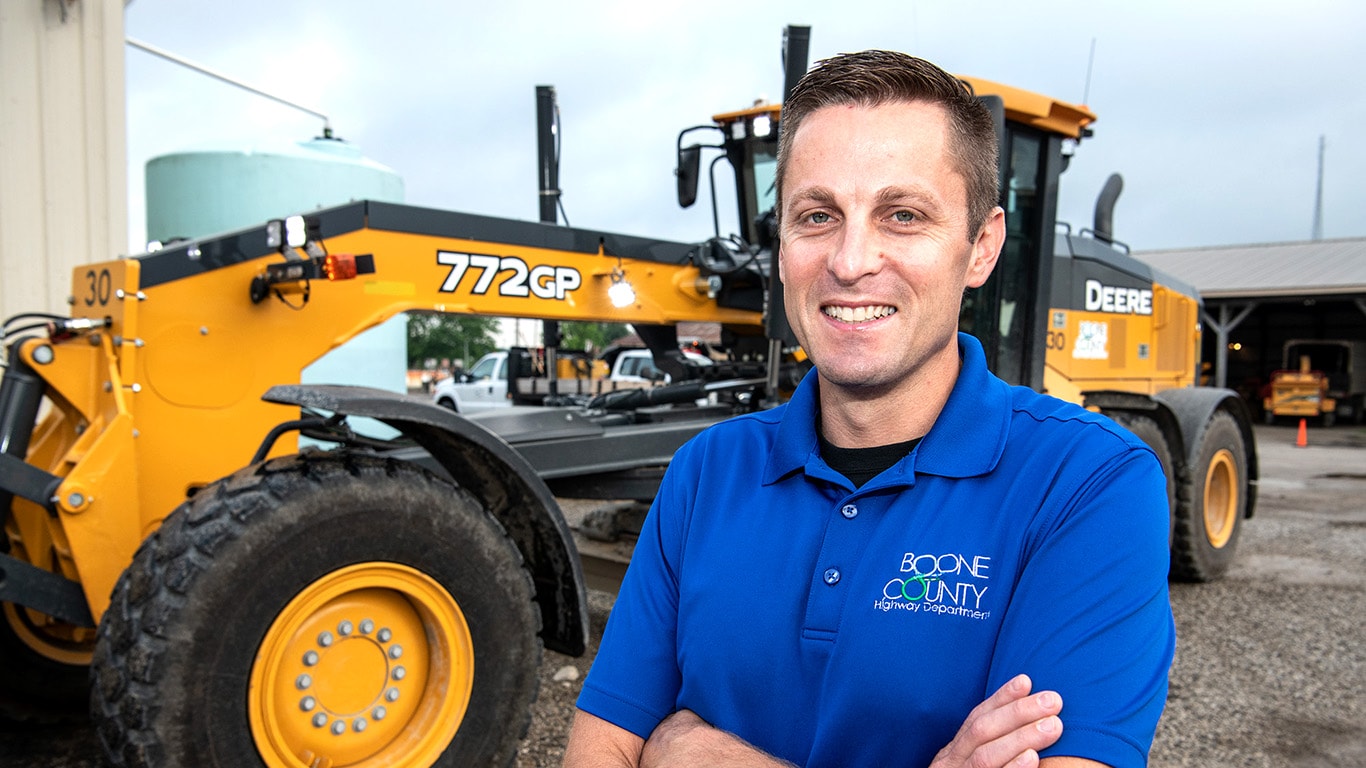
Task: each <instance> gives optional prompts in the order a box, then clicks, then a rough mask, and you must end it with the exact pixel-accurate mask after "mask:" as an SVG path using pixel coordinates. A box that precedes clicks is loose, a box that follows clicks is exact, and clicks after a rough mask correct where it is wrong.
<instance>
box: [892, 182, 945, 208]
mask: <svg viewBox="0 0 1366 768" xmlns="http://www.w3.org/2000/svg"><path fill="white" fill-rule="evenodd" d="M877 201H878V203H882V204H886V203H900V202H906V201H911V202H914V203H916V204H917V205H920V206H922V207H925V208H929V209H931V210H935V211H937V210H939V209H940V208H941V207H942V206H941V204H940V202H939V196H938V195H935V194H934V193H933V192H930V191H929V190H927V189H924V188H923V187H916V186H912V187H884V188H882V189H880V190H878V193H877Z"/></svg>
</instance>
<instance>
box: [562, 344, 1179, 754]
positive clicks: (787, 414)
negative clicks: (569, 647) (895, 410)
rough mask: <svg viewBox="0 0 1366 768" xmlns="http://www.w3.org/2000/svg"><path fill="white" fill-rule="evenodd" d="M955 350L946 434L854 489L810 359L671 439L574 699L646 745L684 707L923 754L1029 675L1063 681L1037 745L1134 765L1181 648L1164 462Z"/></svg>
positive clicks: (865, 746) (788, 745) (763, 731)
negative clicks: (773, 391) (780, 384)
mask: <svg viewBox="0 0 1366 768" xmlns="http://www.w3.org/2000/svg"><path fill="white" fill-rule="evenodd" d="M959 348H960V353H961V355H962V360H963V365H962V369H961V372H960V373H959V377H958V381H957V383H956V384H955V386H954V389H953V392H952V394H951V395H950V397H949V400H948V402H947V403H946V405H945V407H944V410H943V411H942V412H941V414H940V416H939V418H938V420H937V421H936V422H935V425H934V427H933V428H932V429H931V430H930V432H929V433H928V434H927V435H925V437H924V439H923V440H921V441H920V443H919V445H918V446H917V447H916V448H915V449H914V450H912V451H911V453H909V454H908V455H907V456H906V457H905V458H904V459H902V460H901V461H900V462H898V463H897V464H895V465H894V466H892V467H890V468H889V469H887V470H886V471H884V472H883V473H881V474H880V475H878V476H877V477H875V478H873V479H872V480H870V481H869V482H868V483H866V484H865V485H863V486H862V487H861V488H858V489H855V488H853V486H852V484H851V483H850V482H849V481H848V480H846V479H845V478H844V477H843V476H841V475H840V474H838V473H836V472H834V471H833V470H831V469H830V468H829V467H828V466H827V465H826V464H825V462H824V461H822V460H821V457H820V455H819V452H818V448H817V436H816V419H817V413H818V406H817V402H818V398H817V388H818V383H817V378H816V376H815V375H814V373H813V374H810V375H808V376H807V377H806V378H805V379H804V380H803V381H802V383H801V384H800V386H798V388H797V391H796V392H795V393H794V395H793V397H792V399H791V401H790V402H788V403H787V404H786V405H784V406H781V407H778V408H774V409H772V410H767V411H763V412H760V413H753V414H748V415H745V416H741V417H738V418H735V419H731V420H729V421H726V422H724V423H722V424H718V425H717V426H715V427H713V428H711V429H709V430H707V431H706V432H704V433H702V434H701V435H699V436H698V437H697V438H695V439H694V440H692V441H691V442H690V443H688V444H687V445H686V446H684V447H683V448H682V449H680V450H679V451H678V453H677V454H676V455H675V457H674V459H673V462H672V464H670V466H669V470H668V472H667V473H666V475H665V478H664V481H663V484H662V486H661V488H660V491H659V495H658V496H657V497H656V498H655V503H654V506H653V508H652V509H651V511H650V514H649V516H648V518H647V520H646V522H645V526H644V529H643V530H642V532H641V535H640V539H639V541H638V542H637V544H636V549H635V553H634V555H633V556H632V560H631V566H630V569H629V570H628V572H627V574H626V578H625V581H624V582H623V584H622V586H621V591H620V592H619V594H618V596H617V601H616V605H615V607H614V608H613V611H612V615H611V619H610V620H609V622H608V624H607V628H606V631H605V633H604V636H603V640H602V645H601V648H600V650H599V651H598V655H597V657H596V659H595V660H594V663H593V668H592V670H591V672H590V673H589V675H588V678H587V679H586V681H585V683H584V688H583V691H582V693H581V695H580V697H579V700H578V706H579V707H580V708H581V709H583V710H585V711H587V712H590V713H592V714H594V715H597V716H598V717H601V718H603V719H605V720H608V721H609V722H612V723H615V724H616V725H618V726H621V727H622V728H625V729H627V730H629V731H631V732H633V733H635V734H637V735H639V736H641V737H642V738H648V737H649V735H650V732H651V731H652V730H653V729H654V727H655V726H656V725H657V724H658V723H659V722H660V721H661V720H662V719H663V718H665V717H667V716H668V715H669V714H670V713H672V712H674V711H676V710H678V709H685V708H686V709H690V710H692V711H694V712H696V713H697V714H698V715H699V716H700V717H702V718H703V719H704V720H706V721H707V722H709V723H711V724H713V725H715V726H717V727H720V728H723V729H725V730H727V731H730V732H732V733H735V734H737V735H738V736H740V737H742V738H744V739H745V740H746V741H748V742H750V743H751V744H754V745H755V746H757V747H759V748H761V749H763V750H764V751H766V752H768V753H770V754H772V755H775V756H777V757H781V758H784V759H786V760H790V761H792V762H794V763H797V764H799V765H803V766H811V767H815V766H924V765H928V764H929V763H930V761H931V760H932V759H933V758H934V755H935V753H936V752H938V750H939V749H940V748H942V747H943V746H944V745H945V744H947V743H948V742H949V741H950V740H951V739H952V738H953V736H954V734H955V733H956V732H957V730H958V727H959V726H960V725H961V724H962V722H963V720H964V718H966V717H967V714H968V712H970V711H971V710H972V708H973V707H975V706H976V705H977V704H978V703H980V702H981V701H982V700H983V699H985V698H986V697H987V696H988V695H990V694H991V693H992V692H994V691H995V690H996V689H997V688H999V687H1000V686H1001V685H1003V684H1005V682H1006V681H1008V680H1009V679H1010V678H1012V677H1014V676H1015V675H1017V674H1020V673H1022V672H1023V673H1026V674H1028V675H1029V676H1030V677H1031V678H1033V680H1034V683H1035V690H1036V691H1037V690H1043V689H1052V690H1056V691H1058V692H1059V693H1061V695H1062V697H1063V712H1062V719H1063V736H1062V738H1061V739H1060V740H1059V742H1058V743H1057V744H1056V745H1054V746H1053V747H1052V748H1050V749H1048V750H1045V751H1044V752H1043V755H1044V756H1049V755H1075V756H1080V757H1087V758H1090V759H1093V760H1098V761H1100V762H1103V763H1108V764H1110V765H1113V766H1142V765H1145V764H1146V759H1147V752H1148V748H1149V746H1150V744H1151V742H1152V738H1153V734H1154V731H1155V730H1156V727H1157V721H1158V717H1159V716H1160V715H1161V713H1162V708H1163V705H1164V703H1165V701H1166V696H1167V670H1168V668H1169V666H1170V665H1171V660H1172V653H1173V649H1174V645H1175V630H1174V627H1173V624H1172V615H1171V606H1170V603H1169V602H1168V595H1167V567H1168V548H1167V515H1168V512H1167V502H1166V490H1165V488H1166V486H1165V481H1164V479H1163V476H1162V470H1161V466H1160V465H1159V463H1158V460H1157V458H1156V457H1155V456H1154V454H1153V453H1152V452H1151V451H1150V450H1149V449H1148V448H1147V446H1146V445H1144V444H1143V443H1142V442H1141V441H1140V440H1139V439H1138V438H1136V437H1134V436H1133V435H1131V434H1130V433H1129V432H1127V431H1125V430H1123V429H1121V428H1120V427H1118V426H1116V425H1115V424H1114V423H1113V422H1111V421H1110V420H1108V419H1106V418H1104V417H1102V416H1099V415H1096V414H1093V413H1090V412H1088V411H1085V410H1083V409H1082V408H1079V407H1077V406H1075V405H1072V404H1069V403H1064V402H1062V401H1060V400H1057V399H1054V398H1051V397H1047V396H1044V395H1039V394H1038V393H1035V392H1033V391H1031V390H1029V389H1026V388H1023V387H1011V386H1009V385H1007V384H1006V383H1005V382H1003V381H1001V380H1000V379H998V378H996V377H995V376H993V375H992V374H991V373H990V372H989V371H988V370H987V368H986V361H985V358H984V357H983V354H982V349H981V346H980V344H979V343H978V342H977V340H976V339H974V338H973V337H971V336H966V335H960V336H959Z"/></svg>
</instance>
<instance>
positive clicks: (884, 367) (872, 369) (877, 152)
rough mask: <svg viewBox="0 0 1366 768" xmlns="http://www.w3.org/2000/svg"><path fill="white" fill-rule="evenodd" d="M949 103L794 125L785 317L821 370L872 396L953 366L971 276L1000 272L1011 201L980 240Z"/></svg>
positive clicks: (829, 111) (858, 110)
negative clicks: (955, 153) (957, 157)
mask: <svg viewBox="0 0 1366 768" xmlns="http://www.w3.org/2000/svg"><path fill="white" fill-rule="evenodd" d="M949 142H950V139H949V133H948V120H947V117H946V115H945V114H944V110H943V108H942V107H939V106H938V105H932V104H928V103H924V102H909V103H908V102H898V103H892V104H885V105H882V106H879V107H873V108H868V107H859V106H834V107H825V108H822V109H819V110H817V111H815V112H813V113H811V114H810V115H809V116H807V117H806V118H805V119H804V120H803V121H802V123H801V125H800V126H799V127H798V128H797V133H796V135H795V136H793V142H792V146H791V156H790V157H789V158H788V161H787V170H786V177H785V178H784V179H783V184H782V189H783V199H782V201H781V204H782V218H781V222H782V226H781V229H780V238H781V241H782V245H781V249H782V250H781V257H780V261H779V269H780V272H781V275H782V279H783V284H784V294H783V295H784V298H785V300H786V304H787V317H788V321H789V322H790V323H791V325H792V328H793V331H794V332H795V333H796V335H797V338H798V340H799V341H801V343H802V346H803V347H804V348H805V350H806V353H807V354H808V355H809V356H810V357H811V359H812V361H813V362H814V363H815V364H816V368H817V369H818V370H819V371H820V375H821V378H822V380H823V382H829V383H830V384H834V385H836V386H838V387H842V388H846V389H850V390H860V391H863V392H864V393H865V394H869V395H875V394H877V393H881V392H886V391H889V390H894V389H897V388H898V387H914V386H916V384H915V382H916V381H917V379H916V376H917V374H922V373H929V372H933V371H948V370H950V368H949V366H952V368H951V370H952V371H954V372H956V371H957V365H958V351H957V340H956V335H955V334H956V332H957V328H958V311H959V307H960V304H961V302H962V297H963V291H964V289H965V288H969V287H977V286H980V285H981V284H982V283H983V282H985V281H986V279H987V277H988V276H989V275H990V274H991V269H992V267H993V266H995V263H996V256H997V254H998V253H999V251H1000V247H1001V242H1002V239H1003V237H1004V229H1003V221H1002V215H1001V213H1000V209H996V210H995V211H994V212H993V214H992V215H991V216H990V217H989V218H988V221H987V223H986V224H985V225H984V226H983V227H982V228H981V231H978V232H972V233H971V235H972V237H971V238H969V232H968V229H967V227H968V224H967V210H968V204H967V186H966V184H965V182H964V180H963V177H962V176H961V175H960V174H959V173H958V172H957V171H956V170H955V168H954V166H953V163H952V159H951V155H950V150H949V148H950V143H949Z"/></svg>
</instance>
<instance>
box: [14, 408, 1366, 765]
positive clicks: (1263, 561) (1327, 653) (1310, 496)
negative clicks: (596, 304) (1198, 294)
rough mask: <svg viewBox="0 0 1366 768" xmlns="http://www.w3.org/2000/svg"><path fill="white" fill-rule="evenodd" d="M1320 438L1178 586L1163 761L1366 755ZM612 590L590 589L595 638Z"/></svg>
mask: <svg viewBox="0 0 1366 768" xmlns="http://www.w3.org/2000/svg"><path fill="white" fill-rule="evenodd" d="M1308 438H1309V445H1308V446H1307V447H1305V448H1298V447H1296V446H1295V445H1294V442H1295V429H1294V428H1293V427H1258V443H1259V450H1260V453H1261V457H1262V478H1263V480H1262V492H1261V500H1260V502H1259V505H1258V512H1257V516H1256V517H1255V518H1254V519H1253V520H1251V521H1250V522H1249V523H1248V524H1247V526H1246V528H1245V529H1244V531H1243V537H1242V541H1241V542H1240V544H1239V554H1238V560H1237V563H1236V564H1235V566H1234V568H1233V569H1232V571H1231V572H1230V574H1229V575H1228V577H1227V578H1225V579H1224V580H1223V581H1221V582H1219V583H1216V584H1204V585H1180V584H1178V585H1173V588H1172V605H1173V609H1174V612H1175V614H1176V621H1177V630H1178V635H1179V641H1178V648H1177V658H1176V663H1175V665H1174V667H1173V671H1172V688H1171V697H1170V699H1169V702H1168V705H1167V710H1166V714H1165V716H1164V718H1163V721H1162V723H1161V725H1160V726H1159V728H1158V734H1157V740H1156V742H1155V744H1154V748H1153V753H1152V759H1151V765H1152V766H1154V768H1176V767H1186V766H1199V767H1201V768H1204V767H1206V766H1208V767H1210V768H1213V767H1215V766H1220V767H1222V766H1247V767H1249V768H1263V767H1265V768H1278V767H1280V766H1295V767H1297V768H1329V767H1337V766H1342V767H1343V768H1346V767H1348V766H1353V767H1356V766H1366V650H1363V647H1362V644H1363V639H1366V632H1363V622H1362V617H1363V616H1364V615H1366V430H1363V429H1361V428H1359V427H1337V428H1334V429H1332V430H1322V429H1318V428H1310V430H1309V435H1308ZM611 600H612V598H611V595H609V594H607V593H604V592H593V593H591V594H590V601H591V603H592V617H593V621H594V633H593V642H594V643H596V641H597V635H598V634H599V633H600V632H601V628H602V623H603V622H604V621H605V619H606V616H607V613H608V612H609V611H610V609H611ZM594 647H596V646H594ZM590 663H591V651H590V655H588V656H585V657H584V658H581V659H571V658H567V657H564V656H560V655H558V654H553V653H547V654H546V659H545V663H544V664H543V668H542V693H541V698H540V700H539V701H538V702H537V703H536V705H535V706H536V713H535V719H534V724H533V727H532V730H531V733H530V734H528V737H527V739H526V741H525V742H524V748H523V755H522V757H521V758H520V759H519V761H518V763H517V765H518V767H519V768H532V767H535V766H554V765H558V763H559V757H560V754H561V750H562V747H563V741H564V734H565V731H566V728H567V724H568V722H569V716H570V714H571V713H572V710H573V699H574V696H575V695H576V694H577V690H578V686H579V685H580V684H581V682H582V674H583V673H584V672H585V671H586V670H587V668H588V665H589V664H590ZM0 674H3V669H0ZM557 675H558V676H559V677H560V678H562V679H558V680H557V679H555V678H556V676H557ZM565 678H568V679H565ZM94 748H95V747H94V739H93V736H92V735H91V733H90V730H89V728H88V726H86V727H79V726H76V727H66V728H54V729H45V730H40V731H34V730H32V729H16V728H13V727H5V726H0V768H21V767H22V768H94V766H97V765H99V762H98V760H97V759H96V758H95V757H94Z"/></svg>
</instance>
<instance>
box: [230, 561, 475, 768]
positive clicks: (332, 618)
mask: <svg viewBox="0 0 1366 768" xmlns="http://www.w3.org/2000/svg"><path fill="white" fill-rule="evenodd" d="M473 683H474V646H473V643H472V641H471V639H470V630H469V625H468V624H466V623H465V616H464V614H463V613H461V611H460V606H459V605H458V604H457V603H456V602H455V599H454V598H452V597H451V595H450V593H449V592H447V591H446V590H445V588H444V587H442V586H441V585H440V584H438V583H437V582H435V581H434V580H432V579H431V578H430V577H428V576H426V575H424V574H423V573H421V572H419V571H417V570H414V569H412V568H409V567H407V566H404V565H398V564H396V563H384V562H372V563H360V564H357V565H352V566H348V567H346V568H342V569H339V570H337V571H333V572H332V573H329V574H327V575H326V576H324V577H322V578H321V579H318V580H317V581H315V582H313V583H312V584H310V585H308V586H307V587H305V588H304V590H303V591H302V592H300V593H299V594H298V595H297V596H295V598H294V599H293V600H291V601H290V602H289V604H288V605H286V606H285V608H284V610H283V611H281V612H280V615H279V616H277V617H276V619H275V621H274V623H272V624H271V626H270V629H269V630H267V632H266V636H265V639H264V640H263V641H262V643H261V647H260V649H259V651H258V653H257V655H256V660H255V662H254V663H253V664H252V668H251V683H250V685H251V687H250V689H249V690H248V693H247V699H248V701H247V704H248V711H249V716H250V720H251V732H252V737H253V738H254V740H255V742H256V746H257V750H258V751H259V752H260V753H261V757H262V759H263V760H264V761H265V763H266V765H267V766H269V767H270V768H297V767H298V766H305V767H306V768H342V766H365V767H369V766H375V767H378V766H390V767H392V768H425V767H426V766H430V765H431V764H432V763H434V762H435V761H436V759H437V758H438V757H440V756H441V753H442V752H443V751H445V749H446V746H447V745H449V744H450V741H451V739H452V737H454V736H455V732H456V730H457V729H459V727H460V722H461V720H462V719H464V716H465V710H466V708H467V707H468V706H469V699H470V691H471V688H472V686H473Z"/></svg>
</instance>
